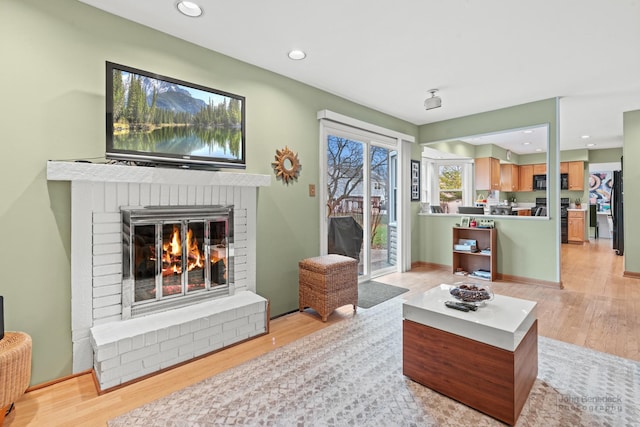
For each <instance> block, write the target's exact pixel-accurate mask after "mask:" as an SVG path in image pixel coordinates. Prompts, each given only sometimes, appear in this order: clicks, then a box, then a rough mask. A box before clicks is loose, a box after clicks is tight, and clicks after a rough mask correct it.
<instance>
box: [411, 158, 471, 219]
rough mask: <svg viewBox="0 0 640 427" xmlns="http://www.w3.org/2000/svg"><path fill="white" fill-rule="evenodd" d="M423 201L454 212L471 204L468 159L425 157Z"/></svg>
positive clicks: (446, 211) (448, 211)
mask: <svg viewBox="0 0 640 427" xmlns="http://www.w3.org/2000/svg"><path fill="white" fill-rule="evenodd" d="M423 166H424V167H425V170H426V171H427V173H426V177H425V178H426V186H425V187H424V188H426V189H427V190H426V191H425V201H427V202H429V203H430V204H431V206H441V207H442V209H443V211H444V212H445V213H456V212H457V211H458V207H460V206H472V205H473V196H472V188H473V178H472V176H473V167H472V164H471V163H470V162H468V161H455V160H454V161H452V160H447V161H444V160H441V161H436V160H433V159H426V160H425V162H424V165H423Z"/></svg>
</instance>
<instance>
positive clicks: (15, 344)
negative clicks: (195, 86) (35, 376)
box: [0, 332, 31, 426]
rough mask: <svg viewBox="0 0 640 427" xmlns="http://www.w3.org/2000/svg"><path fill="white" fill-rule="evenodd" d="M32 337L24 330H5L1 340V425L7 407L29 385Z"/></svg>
mask: <svg viewBox="0 0 640 427" xmlns="http://www.w3.org/2000/svg"><path fill="white" fill-rule="evenodd" d="M30 380H31V337H30V336H29V335H27V334H25V333H23V332H5V334H4V338H3V339H1V340H0V411H2V413H0V426H1V425H2V423H3V422H4V416H5V413H6V412H7V409H8V408H9V407H10V406H11V404H12V403H13V402H15V401H16V400H18V398H19V397H20V396H22V395H23V394H24V392H25V390H26V389H27V387H29V381H30Z"/></svg>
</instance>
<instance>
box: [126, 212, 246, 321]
mask: <svg viewBox="0 0 640 427" xmlns="http://www.w3.org/2000/svg"><path fill="white" fill-rule="evenodd" d="M121 216H122V318H123V319H130V318H134V317H140V316H144V315H148V314H152V313H157V312H161V311H166V310H170V309H175V308H179V307H184V306H188V305H191V304H195V303H198V302H201V301H204V300H209V299H215V298H222V297H225V296H229V295H233V290H234V286H233V276H234V261H233V258H234V244H233V235H234V232H233V228H234V227H233V206H232V205H212V206H145V207H133V208H132V207H122V208H121ZM193 223H202V224H203V234H204V236H201V237H203V239H202V240H203V241H202V242H201V243H199V245H200V246H201V249H202V252H203V253H204V257H205V260H207V262H210V259H211V254H212V252H213V251H218V252H219V251H224V254H225V258H226V262H225V267H226V268H225V271H226V280H225V283H223V284H220V283H216V282H214V281H213V280H212V277H211V272H210V271H211V268H210V267H209V268H204V269H203V270H204V288H203V289H200V290H197V291H189V290H188V289H187V285H188V279H187V276H188V274H189V273H188V271H187V269H186V268H182V273H180V276H181V277H180V279H179V283H180V285H181V287H182V288H181V292H179V293H178V294H174V295H163V292H162V284H163V275H162V268H161V264H162V260H160V261H158V260H156V267H155V278H154V280H155V289H156V292H155V297H154V298H149V299H144V300H141V301H136V298H135V292H136V289H135V286H136V283H135V282H136V279H135V274H134V271H133V270H134V268H135V262H134V256H135V255H134V250H133V248H134V247H135V245H134V244H133V242H134V237H135V233H136V228H137V227H139V226H144V227H148V226H150V225H152V226H154V227H155V230H156V231H155V242H156V243H155V247H156V253H160V254H161V253H162V242H163V236H162V229H163V227H164V226H166V225H169V224H174V225H175V224H180V228H181V232H180V236H181V240H182V242H181V243H182V244H181V246H182V247H183V248H185V247H186V246H187V232H186V231H187V229H188V228H189V224H193ZM212 224H218V225H223V226H224V230H225V231H226V233H225V235H224V236H219V235H218V236H211V235H210V232H211V230H210V229H211V228H212V226H211V225H212ZM214 237H215V239H214ZM183 259H185V260H186V259H187V257H186V256H184V257H183ZM207 265H208V264H207Z"/></svg>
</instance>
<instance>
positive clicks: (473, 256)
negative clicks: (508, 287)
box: [452, 227, 498, 281]
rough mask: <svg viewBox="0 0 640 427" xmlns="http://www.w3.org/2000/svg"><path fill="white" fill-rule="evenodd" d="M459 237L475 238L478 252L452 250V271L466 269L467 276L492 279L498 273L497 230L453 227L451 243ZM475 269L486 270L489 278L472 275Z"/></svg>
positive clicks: (456, 241)
mask: <svg viewBox="0 0 640 427" xmlns="http://www.w3.org/2000/svg"><path fill="white" fill-rule="evenodd" d="M460 239H468V240H475V241H476V242H477V245H476V246H477V248H478V252H471V251H459V250H455V249H454V250H453V264H452V265H453V272H454V273H456V272H457V271H466V272H468V273H469V277H473V278H474V279H484V280H491V281H494V280H495V279H496V277H497V276H496V275H497V273H498V261H497V257H496V248H497V240H498V239H497V230H496V229H495V228H475V227H453V244H454V245H455V244H457V243H458V241H459V240H460ZM476 270H484V271H488V272H489V274H490V279H489V278H485V277H480V276H472V273H473V272H474V271H476Z"/></svg>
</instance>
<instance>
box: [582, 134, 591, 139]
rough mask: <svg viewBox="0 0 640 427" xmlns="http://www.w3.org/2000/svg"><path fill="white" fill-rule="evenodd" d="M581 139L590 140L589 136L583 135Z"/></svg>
mask: <svg viewBox="0 0 640 427" xmlns="http://www.w3.org/2000/svg"><path fill="white" fill-rule="evenodd" d="M580 138H582V139H589V138H590V136H589V135H582V136H581V137H580Z"/></svg>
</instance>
